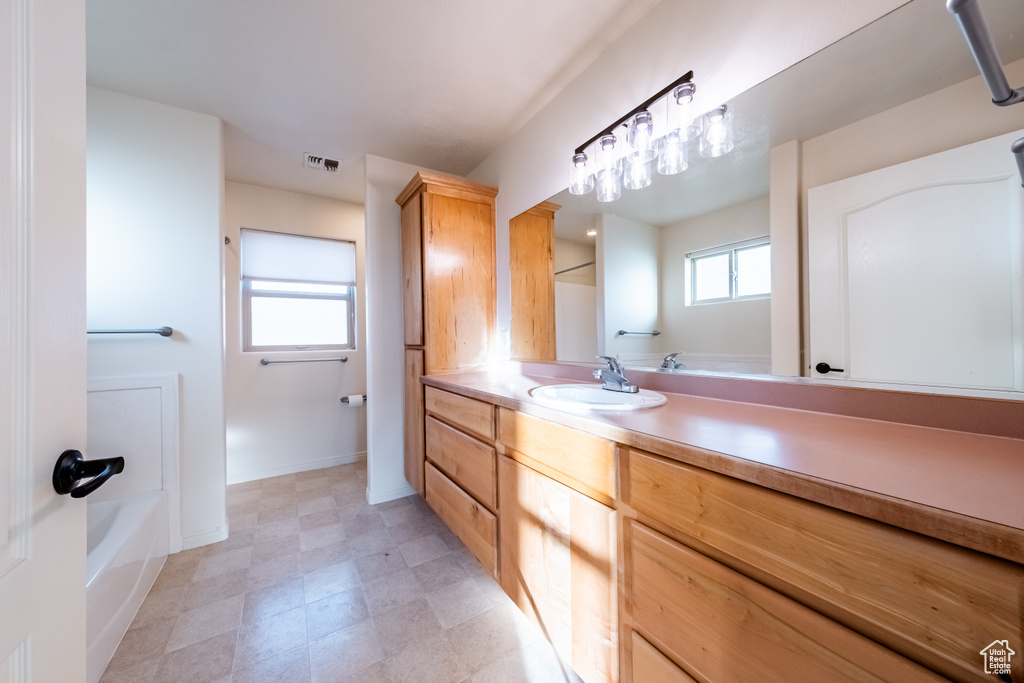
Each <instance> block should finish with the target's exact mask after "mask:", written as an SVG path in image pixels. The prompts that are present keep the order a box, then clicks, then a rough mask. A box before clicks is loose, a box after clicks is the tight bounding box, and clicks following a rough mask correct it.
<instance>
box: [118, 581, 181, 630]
mask: <svg viewBox="0 0 1024 683" xmlns="http://www.w3.org/2000/svg"><path fill="white" fill-rule="evenodd" d="M191 585H192V584H183V585H181V586H170V587H167V588H164V589H162V590H151V591H149V595H147V596H146V599H145V600H144V601H143V602H142V606H141V607H139V611H138V612H137V613H136V614H135V618H134V619H133V620H132V626H143V625H145V624H148V623H150V622H152V621H157V620H158V619H166V618H167V617H176V616H178V614H179V613H180V612H181V611H182V610H183V609H186V608H185V607H184V604H185V595H186V594H187V593H188V591H189V587H190V586H191Z"/></svg>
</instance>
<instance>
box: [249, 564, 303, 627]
mask: <svg viewBox="0 0 1024 683" xmlns="http://www.w3.org/2000/svg"><path fill="white" fill-rule="evenodd" d="M304 604H306V602H305V600H304V599H303V591H302V577H301V576H296V577H294V578H291V579H286V580H284V581H282V582H280V583H275V584H274V585H272V586H267V587H266V588H260V589H259V590H254V591H251V592H249V593H246V595H245V607H244V608H243V609H242V625H243V626H244V625H248V624H252V623H254V622H257V621H259V620H261V619H266V618H268V617H272V616H275V615H277V614H281V613H283V612H287V611H288V610H291V609H295V608H296V607H301V606H302V605H304Z"/></svg>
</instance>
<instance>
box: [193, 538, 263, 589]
mask: <svg viewBox="0 0 1024 683" xmlns="http://www.w3.org/2000/svg"><path fill="white" fill-rule="evenodd" d="M251 561H252V546H247V547H245V548H236V549H235V550H228V551H226V552H223V553H220V554H217V555H213V556H211V557H204V558H203V560H202V562H200V563H199V569H197V570H196V574H195V579H194V580H195V581H202V580H203V579H209V578H212V577H214V576H217V575H218V574H226V573H227V572H232V571H235V570H236V569H245V568H247V567H248V566H249V563H250V562H251Z"/></svg>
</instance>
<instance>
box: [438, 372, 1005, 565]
mask: <svg viewBox="0 0 1024 683" xmlns="http://www.w3.org/2000/svg"><path fill="white" fill-rule="evenodd" d="M422 381H423V383H424V384H426V385H429V386H433V387H436V388H439V389H444V390H446V391H451V392H454V393H457V394H461V395H463V396H468V397H471V398H477V399H480V400H483V401H487V402H490V403H494V404H496V405H499V406H502V407H505V408H509V409H512V410H518V411H521V412H523V413H526V414H529V415H533V416H536V417H539V418H543V419H545V420H550V421H552V422H556V423H559V424H562V425H564V426H567V427H571V428H575V429H581V430H585V431H587V432H590V433H593V434H596V435H598V436H602V437H605V438H608V439H611V440H613V441H617V442H619V443H622V444H625V445H627V446H633V447H636V448H641V449H645V450H650V451H654V452H657V453H659V454H661V455H663V456H666V457H669V458H673V459H675V460H678V461H680V462H684V463H687V464H691V465H694V466H697V467H703V468H706V469H708V470H712V471H715V472H719V473H721V474H725V475H729V476H732V477H736V478H737V479H742V480H744V481H749V482H751V483H755V484H759V485H761V486H765V487H767V488H771V489H775V490H777V491H781V492H783V493H789V494H792V495H795V496H799V497H801V498H804V499H807V500H812V501H814V502H817V503H821V504H824V505H828V506H830V507H834V508H837V509H841V510H845V511H847V512H852V513H854V514H858V515H862V516H864V517H868V518H871V519H875V520H878V521H881V522H885V523H888V524H892V525H894V526H898V527H902V528H904V529H908V530H911V531H916V532H919V533H923V534H926V535H928V536H932V537H935V538H940V539H943V540H946V541H949V542H952V543H956V544H958V545H962V546H965V547H968V548H973V549H975V550H979V551H982V552H986V553H989V554H992V555H995V556H998V557H1002V558H1004V559H1008V560H1012V561H1014V562H1018V563H1024V440H1020V439H1014V438H1007V437H999V436H988V435H982V434H971V433H966V432H957V431H952V430H946V429H937V428H933V427H920V426H915V425H907V424H898V423H893V422H885V421H882V420H869V419H864V418H857V417H847V416H841V415H832V414H827V413H818V412H812V411H808V410H797V409H792V408H780V407H776V406H766V405H758V404H752V403H743V402H738V401H726V400H720V399H713V398H702V397H696V396H688V395H684V394H672V393H667V392H661V393H664V394H665V396H666V397H667V398H668V403H667V404H665V405H664V406H661V407H658V408H651V409H646V410H640V411H633V412H605V413H593V412H588V413H583V414H581V413H569V412H564V411H560V410H555V409H552V408H548V407H545V406H542V405H540V404H538V403H537V402H536V401H534V400H533V399H532V398H531V397H530V395H529V391H530V389H533V388H534V387H537V386H541V385H545V384H564V383H575V382H573V381H572V380H567V379H560V378H557V377H548V376H530V375H522V374H515V373H505V372H464V373H452V374H437V375H428V376H425V377H423V380H422Z"/></svg>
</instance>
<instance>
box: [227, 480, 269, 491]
mask: <svg viewBox="0 0 1024 683" xmlns="http://www.w3.org/2000/svg"><path fill="white" fill-rule="evenodd" d="M262 489H263V480H262V479H254V480H253V481H243V482H241V483H239V484H230V485H229V486H228V493H229V494H230V493H235V492H236V491H254V490H255V491H261V490H262Z"/></svg>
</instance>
